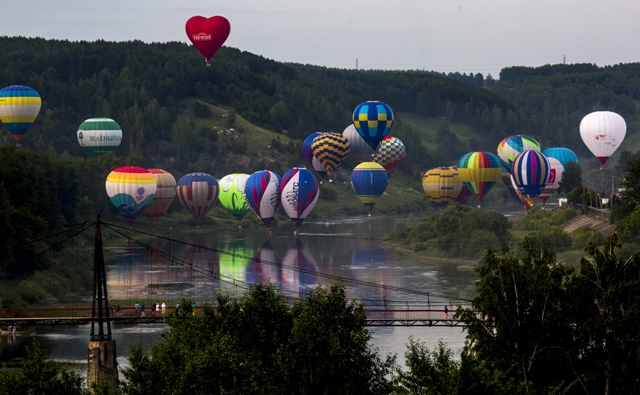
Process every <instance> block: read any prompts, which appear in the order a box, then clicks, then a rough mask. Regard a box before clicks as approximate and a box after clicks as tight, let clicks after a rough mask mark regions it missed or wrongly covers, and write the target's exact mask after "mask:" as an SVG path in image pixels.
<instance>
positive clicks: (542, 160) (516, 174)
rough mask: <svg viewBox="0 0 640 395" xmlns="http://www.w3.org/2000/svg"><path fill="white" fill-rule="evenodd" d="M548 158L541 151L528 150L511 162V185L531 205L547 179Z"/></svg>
mask: <svg viewBox="0 0 640 395" xmlns="http://www.w3.org/2000/svg"><path fill="white" fill-rule="evenodd" d="M549 173H550V165H549V160H548V159H547V157H546V156H544V155H543V154H542V153H540V152H538V151H534V150H529V151H525V152H523V153H521V154H520V155H518V156H516V158H515V159H514V160H513V163H512V164H511V174H512V175H513V181H514V184H513V186H514V187H516V188H518V190H519V191H520V193H521V194H522V196H524V199H525V200H526V201H527V202H529V205H532V204H533V202H534V200H536V198H537V197H538V196H539V195H540V193H541V192H542V190H543V189H544V187H545V185H547V181H548V180H549Z"/></svg>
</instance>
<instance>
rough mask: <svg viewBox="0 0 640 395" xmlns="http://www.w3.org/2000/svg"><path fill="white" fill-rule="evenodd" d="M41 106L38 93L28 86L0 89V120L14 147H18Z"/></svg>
mask: <svg viewBox="0 0 640 395" xmlns="http://www.w3.org/2000/svg"><path fill="white" fill-rule="evenodd" d="M41 104H42V100H41V99H40V95H39V94H38V92H36V91H35V90H34V89H32V88H29V87H28V86H23V85H12V86H7V87H5V88H2V89H0V120H1V121H2V123H3V124H4V126H5V127H6V128H7V129H8V130H9V132H11V134H12V135H13V138H14V139H15V140H16V147H20V140H22V136H24V134H25V133H26V132H27V130H29V128H30V127H31V124H33V122H34V121H35V120H36V117H37V116H38V113H39V112H40V105H41Z"/></svg>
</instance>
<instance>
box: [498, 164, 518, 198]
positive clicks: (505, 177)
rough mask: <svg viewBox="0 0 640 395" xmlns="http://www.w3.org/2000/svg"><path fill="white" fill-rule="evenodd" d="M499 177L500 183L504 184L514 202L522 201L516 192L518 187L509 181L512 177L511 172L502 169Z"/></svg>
mask: <svg viewBox="0 0 640 395" xmlns="http://www.w3.org/2000/svg"><path fill="white" fill-rule="evenodd" d="M500 177H501V178H502V183H503V184H504V186H506V187H507V191H509V194H511V196H512V197H513V198H514V199H515V201H516V202H518V203H522V199H521V198H520V196H521V195H520V193H519V192H518V189H517V188H514V187H513V183H512V182H511V179H512V178H513V177H512V176H511V173H509V172H508V171H503V172H502V174H501V175H500Z"/></svg>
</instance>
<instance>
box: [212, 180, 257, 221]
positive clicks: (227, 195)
mask: <svg viewBox="0 0 640 395" xmlns="http://www.w3.org/2000/svg"><path fill="white" fill-rule="evenodd" d="M248 179H249V175H248V174H243V173H234V174H229V175H226V176H224V177H222V178H221V179H220V181H219V182H218V183H219V185H220V196H219V197H218V199H220V203H222V205H223V206H224V208H226V209H227V211H229V213H231V215H233V216H234V217H236V219H237V220H238V222H240V221H242V218H244V216H245V215H246V214H247V213H248V212H249V211H251V207H249V203H247V199H245V198H244V187H245V185H246V183H247V180H248Z"/></svg>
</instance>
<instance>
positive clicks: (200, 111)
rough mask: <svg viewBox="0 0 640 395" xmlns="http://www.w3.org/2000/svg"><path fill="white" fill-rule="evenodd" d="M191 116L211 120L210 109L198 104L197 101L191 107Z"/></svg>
mask: <svg viewBox="0 0 640 395" xmlns="http://www.w3.org/2000/svg"><path fill="white" fill-rule="evenodd" d="M192 108H193V114H194V115H195V116H196V117H198V118H211V109H210V108H209V107H208V106H206V105H204V104H202V103H200V102H199V101H197V102H194V103H193V105H192Z"/></svg>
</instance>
